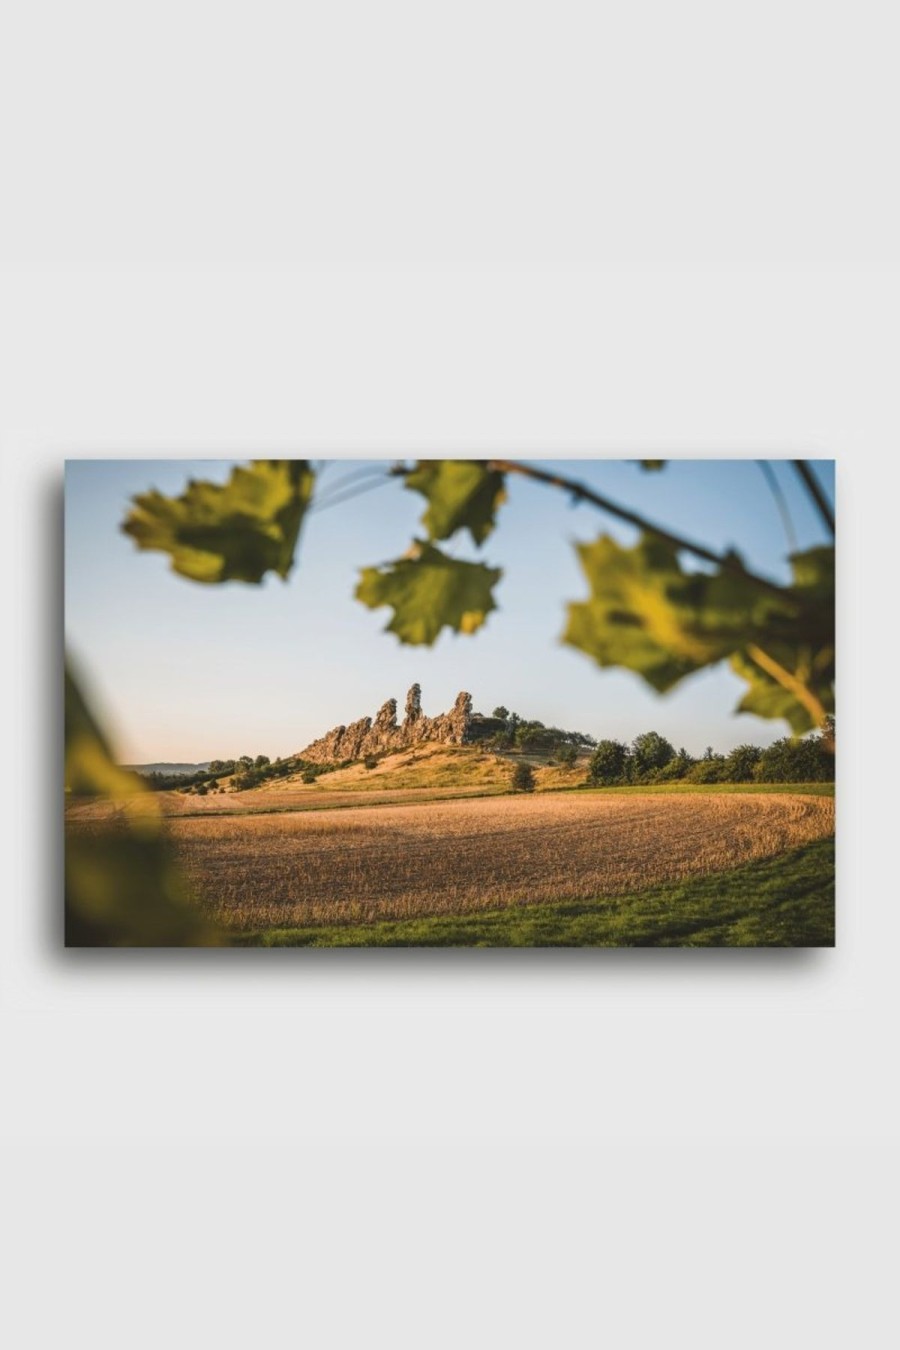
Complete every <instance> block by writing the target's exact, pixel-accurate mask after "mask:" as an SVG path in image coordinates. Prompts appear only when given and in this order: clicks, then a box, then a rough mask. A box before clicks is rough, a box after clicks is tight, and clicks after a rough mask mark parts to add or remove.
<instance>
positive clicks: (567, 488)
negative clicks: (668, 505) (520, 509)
mask: <svg viewBox="0 0 900 1350" xmlns="http://www.w3.org/2000/svg"><path fill="white" fill-rule="evenodd" d="M487 465H488V468H490V469H494V470H495V471H496V472H497V473H517V474H521V475H522V476H523V477H524V478H531V479H533V480H534V481H535V482H538V483H548V484H549V485H550V486H551V487H558V488H561V489H562V490H563V491H564V492H568V493H569V494H570V495H571V496H572V497H573V498H574V499H575V500H576V501H584V502H590V503H591V505H593V506H596V507H599V509H600V510H601V511H607V512H608V513H609V514H610V515H611V516H617V517H618V519H619V520H625V521H627V522H628V524H629V525H636V526H637V527H638V529H640V530H645V531H646V532H647V533H648V534H653V535H656V537H657V539H663V540H665V542H666V543H667V544H671V545H672V547H673V548H677V549H683V550H684V551H685V552H686V553H693V554H694V556H695V557H697V558H703V559H704V561H706V562H711V563H715V564H716V566H717V567H721V568H722V570H723V571H724V572H732V573H734V575H735V576H740V577H742V578H743V579H744V580H745V581H750V582H752V583H753V585H755V586H758V587H759V588H760V589H761V590H765V591H769V592H771V593H772V594H773V595H778V596H780V597H781V598H784V587H783V586H778V585H777V584H776V583H775V582H774V581H767V580H766V578H765V577H759V576H756V575H755V573H753V572H748V571H747V570H746V569H745V568H744V567H743V566H742V565H741V563H740V562H738V561H737V560H736V559H735V558H731V557H728V556H727V555H724V556H723V555H721V554H719V553H714V552H713V550H712V549H709V548H706V547H705V546H704V545H703V544H695V543H694V542H693V540H691V539H682V538H681V537H680V535H677V534H673V533H672V532H671V530H666V529H664V528H663V527H662V526H661V525H655V524H654V523H653V522H652V521H650V520H645V519H644V517H643V516H639V515H638V514H637V512H636V511H631V510H629V509H628V507H626V506H620V505H619V504H618V502H613V501H610V499H609V498H608V497H604V496H603V495H602V494H601V493H599V492H595V491H594V489H593V488H589V487H588V486H587V485H586V484H585V483H578V482H576V481H575V480H574V479H571V478H563V477H562V476H561V475H560V474H556V473H550V472H548V471H547V470H546V469H539V468H537V467H536V466H535V465H532V464H524V463H522V462H521V461H520V460H517V459H491V460H488V461H487Z"/></svg>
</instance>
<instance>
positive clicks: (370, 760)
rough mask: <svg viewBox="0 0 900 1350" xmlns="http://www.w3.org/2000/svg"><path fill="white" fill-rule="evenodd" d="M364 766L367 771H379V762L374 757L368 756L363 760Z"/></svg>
mask: <svg viewBox="0 0 900 1350" xmlns="http://www.w3.org/2000/svg"><path fill="white" fill-rule="evenodd" d="M363 765H364V766H365V768H367V769H377V768H378V760H377V759H376V758H375V756H374V755H366V757H365V759H364V760H363Z"/></svg>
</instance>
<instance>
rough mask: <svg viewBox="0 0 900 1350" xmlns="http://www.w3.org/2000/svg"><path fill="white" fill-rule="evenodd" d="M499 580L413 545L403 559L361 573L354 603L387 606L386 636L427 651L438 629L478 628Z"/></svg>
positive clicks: (479, 566)
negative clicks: (392, 636)
mask: <svg viewBox="0 0 900 1350" xmlns="http://www.w3.org/2000/svg"><path fill="white" fill-rule="evenodd" d="M501 576H502V572H501V570H500V568H490V567H485V566H484V564H483V563H469V562H460V561H458V560H457V559H455V558H449V557H447V555H446V554H444V553H441V551H440V550H439V549H436V548H434V547H433V546H432V545H431V544H428V543H424V542H422V541H419V540H416V541H414V543H413V545H412V548H411V549H410V552H409V554H408V555H407V556H406V557H405V558H399V559H398V560H397V561H396V562H393V563H389V564H388V565H387V566H385V567H382V568H378V567H365V568H363V569H362V572H361V574H360V582H359V585H358V586H357V588H356V598H357V600H361V601H362V603H363V604H364V605H368V606H369V608H370V609H377V608H378V607H379V606H380V605H389V606H390V608H391V609H393V611H394V617H393V618H392V619H391V621H390V623H389V624H388V625H387V629H386V631H387V632H389V633H396V635H397V636H398V637H399V639H400V641H401V642H406V643H409V644H411V645H413V646H428V647H430V646H431V645H432V643H433V642H434V641H435V639H436V638H437V636H438V634H439V633H440V631H441V629H442V628H452V629H453V630H455V631H456V632H458V633H474V632H475V631H476V630H477V629H479V628H480V627H481V625H482V624H483V623H484V621H485V619H486V617H487V615H488V614H489V613H490V611H491V610H492V609H496V604H495V603H494V598H493V595H492V594H491V589H492V587H493V586H495V585H496V584H497V582H498V581H499V580H500V577H501Z"/></svg>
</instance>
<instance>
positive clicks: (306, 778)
mask: <svg viewBox="0 0 900 1350" xmlns="http://www.w3.org/2000/svg"><path fill="white" fill-rule="evenodd" d="M318 776H319V775H318V774H317V773H316V771H315V769H304V770H303V778H302V781H303V782H304V783H314V782H315V781H316V779H317V778H318Z"/></svg>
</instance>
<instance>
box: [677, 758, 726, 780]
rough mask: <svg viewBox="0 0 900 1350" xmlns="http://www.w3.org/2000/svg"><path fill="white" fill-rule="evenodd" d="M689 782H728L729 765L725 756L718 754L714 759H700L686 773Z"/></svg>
mask: <svg viewBox="0 0 900 1350" xmlns="http://www.w3.org/2000/svg"><path fill="white" fill-rule="evenodd" d="M685 781H686V782H688V783H727V782H728V781H729V780H728V766H727V764H726V763H725V758H724V756H722V755H718V756H716V757H714V758H713V759H698V760H697V763H696V764H692V765H691V767H690V769H688V771H687V773H686V774H685Z"/></svg>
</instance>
